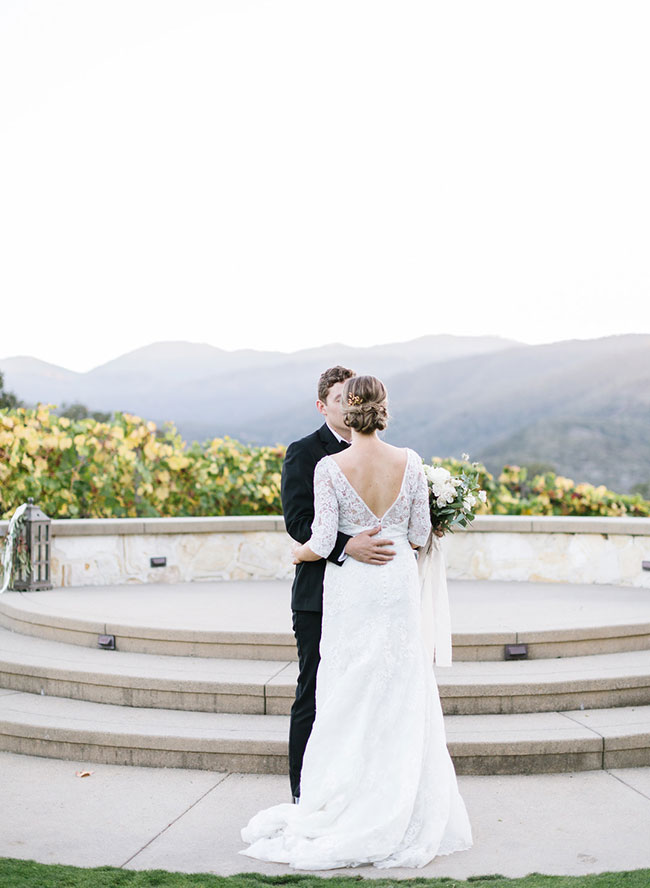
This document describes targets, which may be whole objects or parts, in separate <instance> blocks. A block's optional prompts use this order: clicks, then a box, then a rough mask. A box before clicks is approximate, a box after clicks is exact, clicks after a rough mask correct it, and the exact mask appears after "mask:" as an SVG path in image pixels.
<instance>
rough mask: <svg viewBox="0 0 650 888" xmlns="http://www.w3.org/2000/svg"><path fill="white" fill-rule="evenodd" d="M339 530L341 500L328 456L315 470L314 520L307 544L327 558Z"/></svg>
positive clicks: (317, 553) (313, 550) (317, 464)
mask: <svg viewBox="0 0 650 888" xmlns="http://www.w3.org/2000/svg"><path fill="white" fill-rule="evenodd" d="M338 530H339V501H338V499H337V498H336V491H335V490H334V485H333V483H332V479H331V477H330V473H329V470H328V466H327V457H324V458H323V459H321V460H320V461H319V462H318V463H316V468H315V470H314V520H313V522H312V525H311V537H310V538H309V539H308V540H307V545H308V546H309V548H310V549H311V550H312V552H315V553H316V555H320V556H321V558H327V556H328V555H329V554H330V552H331V551H332V549H333V548H334V544H335V542H336V535H337V533H338Z"/></svg>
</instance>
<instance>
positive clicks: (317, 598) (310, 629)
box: [281, 423, 350, 796]
mask: <svg viewBox="0 0 650 888" xmlns="http://www.w3.org/2000/svg"><path fill="white" fill-rule="evenodd" d="M345 448H346V445H345V444H341V442H340V441H338V439H337V438H335V437H334V435H333V434H332V432H331V431H330V430H329V428H328V426H327V423H324V424H323V425H322V426H321V427H320V428H319V429H317V430H316V431H315V432H312V434H311V435H307V437H305V438H301V439H300V440H299V441H294V442H293V444H290V445H289V447H288V448H287V453H286V456H285V459H284V464H283V466H282V486H281V490H282V511H283V513H284V523H285V526H286V528H287V532H288V534H289V536H291V537H292V538H293V539H294V540H297V542H299V543H306V542H307V540H308V539H309V537H310V536H311V525H312V521H313V520H314V469H315V467H316V463H317V462H318V461H319V460H320V459H322V458H323V457H324V456H327V455H328V454H331V453H339V452H340V451H341V450H345ZM349 539H350V537H349V536H346V534H344V533H339V534H338V536H337V538H336V543H335V545H334V548H333V549H332V551H331V552H330V554H329V555H328V556H327V560H328V561H331V562H332V563H333V564H337V565H339V566H341V562H340V561H339V556H340V555H341V553H342V552H343V549H344V548H345V545H346V543H347V541H348V540H349ZM324 575H325V559H323V558H321V559H320V560H319V561H303V562H301V563H300V564H297V565H296V574H295V577H294V580H293V586H292V587H291V609H292V611H293V632H294V635H295V637H296V645H297V647H298V665H299V668H300V672H299V675H298V684H297V687H296V699H295V701H294V704H293V706H292V707H291V720H290V724H289V777H290V780H291V792H292V793H293V795H294V796H299V795H300V771H301V769H302V759H303V755H304V752H305V746H306V745H307V740H308V739H309V735H310V734H311V729H312V725H313V723H314V717H315V715H316V673H317V671H318V663H319V662H320V651H319V645H320V636H321V625H322V616H323V613H322V612H323V577H324Z"/></svg>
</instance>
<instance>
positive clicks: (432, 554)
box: [418, 531, 451, 666]
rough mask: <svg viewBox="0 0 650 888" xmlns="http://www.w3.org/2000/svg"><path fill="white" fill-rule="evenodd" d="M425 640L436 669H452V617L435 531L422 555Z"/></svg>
mask: <svg viewBox="0 0 650 888" xmlns="http://www.w3.org/2000/svg"><path fill="white" fill-rule="evenodd" d="M418 574H419V578H420V609H421V621H422V637H423V639H424V644H425V647H426V649H427V651H428V653H429V656H430V657H431V660H432V662H433V663H435V665H436V666H451V617H450V615H449V593H448V591H447V572H446V570H445V556H444V553H443V551H442V541H441V539H440V538H439V537H437V536H436V535H435V534H434V533H433V531H431V533H430V534H429V539H428V540H427V542H426V544H425V545H424V546H423V547H422V548H421V549H420V551H419V552H418Z"/></svg>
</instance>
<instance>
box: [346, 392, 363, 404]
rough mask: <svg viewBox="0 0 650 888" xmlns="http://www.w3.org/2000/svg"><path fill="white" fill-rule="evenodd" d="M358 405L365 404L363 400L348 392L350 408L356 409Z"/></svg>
mask: <svg viewBox="0 0 650 888" xmlns="http://www.w3.org/2000/svg"><path fill="white" fill-rule="evenodd" d="M358 404H363V398H360V397H359V395H353V394H352V392H348V407H356V406H357V405H358Z"/></svg>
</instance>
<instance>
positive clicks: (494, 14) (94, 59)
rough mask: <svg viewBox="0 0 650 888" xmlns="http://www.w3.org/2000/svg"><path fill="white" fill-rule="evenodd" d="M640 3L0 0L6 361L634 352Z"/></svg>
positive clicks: (645, 12) (648, 191) (644, 278)
mask: <svg viewBox="0 0 650 888" xmlns="http://www.w3.org/2000/svg"><path fill="white" fill-rule="evenodd" d="M649 40H650V4H648V3H647V2H646V0H641V2H628V0H610V2H598V0H586V2H581V0H559V2H557V0H544V2H541V0H540V2H530V0H523V2H522V0H515V2H495V0H487V2H486V0H479V2H461V0H458V2H456V0H447V2H444V3H443V2H435V0H423V2H417V0H414V2H409V0H391V2H386V0H364V2H361V0H320V2H312V0H295V2H288V0H274V2H264V0H232V2H230V0H209V2H204V0H175V2H171V0H80V2H73V0H56V2H52V0H40V2H29V0H23V2H17V0H0V299H1V301H2V314H1V315H0V358H4V357H8V356H10V355H16V354H31V355H34V356H36V357H39V358H42V359H44V360H48V361H53V362H54V363H59V364H62V365H64V366H66V367H69V368H71V369H75V370H87V369H90V368H91V367H93V366H95V365H97V364H99V363H102V362H103V361H105V360H109V359H110V358H112V357H115V356H117V355H118V354H121V353H123V352H125V351H128V350H130V349H132V348H137V347H138V346H141V345H145V344H147V343H149V342H153V341H156V340H161V339H187V340H190V341H199V342H210V343H212V344H213V345H217V346H219V347H222V348H228V349H233V348H242V347H252V348H269V349H282V350H286V351H293V350H295V349H298V348H302V347H306V346H311V345H318V344H323V343H325V342H332V341H342V342H346V343H349V344H352V345H370V344H374V343H378V342H388V341H398V340H406V339H409V338H413V337H415V336H419V335H423V334H425V333H454V334H468V335H480V334H500V335H503V336H507V337H513V338H516V339H519V340H522V341H525V342H547V341H553V340H558V339H569V338H574V337H577V338H589V337H594V336H606V335H610V334H612V333H627V332H642V333H649V332H650V298H649V296H650V286H649V285H650V273H649V254H648V245H649V244H650V162H649V161H648V158H650V114H649V110H650V102H649V98H650V96H649V93H650V53H649V52H648V45H649Z"/></svg>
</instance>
